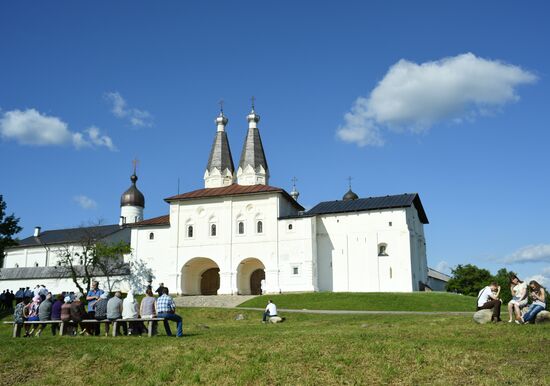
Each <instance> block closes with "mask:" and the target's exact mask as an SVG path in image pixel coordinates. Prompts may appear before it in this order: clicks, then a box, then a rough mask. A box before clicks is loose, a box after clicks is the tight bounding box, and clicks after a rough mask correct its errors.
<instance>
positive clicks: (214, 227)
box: [210, 224, 218, 236]
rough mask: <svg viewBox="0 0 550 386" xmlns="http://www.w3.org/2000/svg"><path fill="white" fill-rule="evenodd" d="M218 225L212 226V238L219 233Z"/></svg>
mask: <svg viewBox="0 0 550 386" xmlns="http://www.w3.org/2000/svg"><path fill="white" fill-rule="evenodd" d="M217 228H218V227H217V226H216V224H210V236H216V235H217V232H218V229H217Z"/></svg>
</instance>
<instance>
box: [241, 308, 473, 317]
mask: <svg viewBox="0 0 550 386" xmlns="http://www.w3.org/2000/svg"><path fill="white" fill-rule="evenodd" d="M236 308H237V309H239V310H249V311H263V310H264V309H263V308H255V307H236ZM278 310H279V311H281V312H288V313H302V314H334V315H473V314H474V313H473V312H464V311H359V310H307V309H301V310H294V309H292V310H291V309H286V308H279V309H278Z"/></svg>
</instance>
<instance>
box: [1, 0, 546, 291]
mask: <svg viewBox="0 0 550 386" xmlns="http://www.w3.org/2000/svg"><path fill="white" fill-rule="evenodd" d="M441 3H442V2H440V1H421V2H420V1H418V2H413V1H401V2H397V1H379V2H360V1H354V2H352V1H349V2H332V3H328V2H326V4H323V3H320V2H302V3H299V4H298V3H297V2H285V1H282V2H270V3H263V2H252V1H250V2H247V1H241V2H207V1H205V2H175V1H172V2H162V3H158V2H155V3H154V2H140V1H131V2H130V1H117V2H107V1H98V2H93V3H84V2H74V1H70V2H69V1H67V2H56V3H45V2H38V1H24V2H2V4H1V5H0V53H1V56H0V58H1V60H0V109H1V110H0V161H1V165H2V167H1V179H0V193H1V194H3V195H4V198H5V200H6V201H7V203H8V211H9V212H10V213H11V212H15V214H16V215H17V216H19V217H20V218H21V225H22V226H23V227H24V230H23V232H22V233H21V237H24V236H27V235H29V234H30V233H31V232H32V228H33V227H34V226H35V225H41V226H42V227H43V229H52V228H61V227H69V226H78V225H80V224H82V223H84V222H88V221H94V220H97V219H98V218H102V219H105V221H107V222H116V221H117V219H118V216H119V207H118V205H119V198H120V194H121V193H122V192H123V191H124V190H125V189H126V188H127V187H128V186H129V175H130V174H131V170H132V165H131V160H132V159H133V158H134V157H137V158H138V159H139V160H140V165H139V173H138V174H139V177H140V180H139V182H138V185H139V187H140V189H141V190H142V191H143V192H144V194H145V196H146V209H145V214H146V217H154V216H157V215H161V214H165V213H167V211H168V207H167V204H166V203H165V202H164V201H163V198H165V197H167V196H169V195H172V194H174V193H176V190H177V183H178V182H177V181H178V178H179V179H180V190H181V191H187V190H193V189H197V188H201V187H203V179H202V177H203V173H204V168H205V166H206V162H207V159H208V152H209V149H210V145H211V141H212V140H213V137H214V134H215V125H214V122H213V120H214V118H215V116H216V115H217V113H218V101H219V100H220V99H223V100H224V101H225V108H224V110H225V113H226V115H227V116H228V118H229V125H228V127H227V131H228V135H229V140H230V144H231V146H232V151H233V155H234V158H235V161H236V162H238V157H239V154H240V150H241V146H242V141H243V139H244V136H245V133H246V127H247V126H246V119H245V116H246V114H247V113H248V111H249V108H250V97H251V96H252V95H254V96H256V98H257V101H256V110H257V112H258V113H259V114H260V115H261V118H262V119H261V121H260V125H259V127H260V130H261V134H262V139H263V142H264V146H265V150H266V155H267V158H268V162H269V166H270V169H271V181H270V184H271V185H275V186H280V187H283V188H286V189H288V190H290V188H291V182H290V180H291V178H292V177H293V176H296V177H297V178H298V180H299V181H298V184H297V185H298V189H299V190H300V192H301V196H300V201H301V203H302V204H303V205H304V206H306V207H311V206H313V205H315V204H316V203H318V202H319V201H324V200H333V199H338V198H340V197H341V196H342V195H343V194H344V193H345V191H346V189H347V181H346V178H347V177H348V176H353V189H354V191H356V192H357V193H358V194H359V195H360V196H362V197H368V196H376V195H386V194H399V193H404V192H418V193H419V194H420V196H421V198H422V201H423V204H424V206H425V209H426V211H427V214H428V218H429V219H430V224H429V225H427V226H426V228H425V230H426V235H427V245H428V261H429V265H430V266H432V267H439V268H440V269H445V267H446V266H451V267H452V266H455V265H456V264H460V263H474V264H477V265H479V266H482V267H486V268H488V269H490V270H492V271H493V272H494V271H495V270H496V269H498V268H499V267H506V268H508V269H513V270H516V271H518V272H519V273H520V274H521V275H522V276H524V277H537V278H539V279H541V280H543V281H544V280H546V284H550V236H549V231H548V230H549V228H550V227H549V225H550V224H549V222H550V220H549V219H550V216H549V211H550V209H549V207H548V205H547V202H548V198H549V197H550V182H549V181H550V180H549V178H548V165H549V164H550V162H549V161H550V153H549V152H548V151H547V147H548V143H549V142H550V134H549V132H548V122H549V121H550V119H549V115H550V112H549V109H548V105H549V104H548V102H549V97H550V91H549V88H548V76H549V68H550V54H549V53H548V50H547V46H548V44H547V36H550V26H549V24H548V23H547V15H548V14H549V11H550V6H549V5H547V3H546V2H543V1H534V2H530V5H529V7H516V6H514V3H513V2H502V1H498V2H496V1H495V2H483V3H481V2H460V4H458V3H456V4H450V2H445V3H446V4H441ZM515 4H517V3H515ZM346 114H347V115H346ZM536 275H538V276H536Z"/></svg>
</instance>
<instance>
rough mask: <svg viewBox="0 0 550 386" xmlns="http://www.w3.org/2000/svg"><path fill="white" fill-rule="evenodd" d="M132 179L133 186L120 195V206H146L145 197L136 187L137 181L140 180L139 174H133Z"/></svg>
mask: <svg viewBox="0 0 550 386" xmlns="http://www.w3.org/2000/svg"><path fill="white" fill-rule="evenodd" d="M130 180H131V181H132V186H130V187H129V188H128V190H127V191H125V192H124V193H122V196H121V197H120V206H140V207H142V208H145V197H144V196H143V193H141V192H140V191H139V189H138V188H137V187H136V181H137V180H138V178H137V176H136V175H135V174H132V176H131V177H130Z"/></svg>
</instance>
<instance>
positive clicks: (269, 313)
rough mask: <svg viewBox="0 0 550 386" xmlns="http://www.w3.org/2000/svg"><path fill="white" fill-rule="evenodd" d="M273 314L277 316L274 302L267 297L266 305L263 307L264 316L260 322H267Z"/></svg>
mask: <svg viewBox="0 0 550 386" xmlns="http://www.w3.org/2000/svg"><path fill="white" fill-rule="evenodd" d="M273 316H277V306H276V305H275V303H273V301H272V300H271V299H269V301H268V302H267V307H266V308H265V312H264V318H263V320H262V322H263V323H265V322H267V319H268V318H271V317H273Z"/></svg>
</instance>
